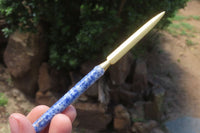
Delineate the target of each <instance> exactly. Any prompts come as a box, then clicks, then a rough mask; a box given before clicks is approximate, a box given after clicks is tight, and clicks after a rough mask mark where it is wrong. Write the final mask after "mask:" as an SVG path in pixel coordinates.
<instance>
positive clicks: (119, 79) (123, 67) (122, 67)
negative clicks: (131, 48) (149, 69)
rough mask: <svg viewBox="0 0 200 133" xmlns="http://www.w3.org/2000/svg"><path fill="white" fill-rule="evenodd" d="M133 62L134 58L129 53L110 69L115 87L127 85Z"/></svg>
mask: <svg viewBox="0 0 200 133" xmlns="http://www.w3.org/2000/svg"><path fill="white" fill-rule="evenodd" d="M132 62H133V56H132V54H131V53H130V52H129V53H127V54H126V55H125V56H124V57H122V58H121V59H120V60H119V61H118V62H117V63H116V64H115V65H113V66H112V67H111V68H110V69H109V73H110V79H111V81H112V84H113V85H120V84H123V83H125V80H126V78H127V76H128V75H129V72H130V69H131V64H132Z"/></svg>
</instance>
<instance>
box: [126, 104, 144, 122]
mask: <svg viewBox="0 0 200 133" xmlns="http://www.w3.org/2000/svg"><path fill="white" fill-rule="evenodd" d="M144 103H145V102H143V101H138V102H135V103H134V107H133V108H132V109H130V110H129V111H130V113H131V119H132V120H133V121H137V120H140V121H143V120H145V117H144Z"/></svg>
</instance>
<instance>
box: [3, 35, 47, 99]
mask: <svg viewBox="0 0 200 133" xmlns="http://www.w3.org/2000/svg"><path fill="white" fill-rule="evenodd" d="M46 50H47V48H46V44H45V43H44V42H43V38H42V35H41V32H38V33H37V34H34V33H20V32H15V33H14V34H12V35H11V36H10V38H9V41H8V45H7V47H6V50H5V52H4V62H5V64H6V66H7V69H8V70H9V72H10V74H11V75H12V77H13V82H14V85H15V86H16V87H17V88H18V89H20V90H22V91H23V92H25V93H26V94H28V95H30V96H34V94H35V91H36V89H37V88H38V87H37V80H38V71H39V66H40V64H41V62H42V61H43V60H44V59H45V58H46V57H47V55H46Z"/></svg>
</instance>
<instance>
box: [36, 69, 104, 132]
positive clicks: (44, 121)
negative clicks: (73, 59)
mask: <svg viewBox="0 0 200 133" xmlns="http://www.w3.org/2000/svg"><path fill="white" fill-rule="evenodd" d="M104 72H105V71H104V69H103V68H101V67H100V66H96V67H95V68H94V69H93V70H92V71H91V72H89V73H88V74H87V75H86V76H85V77H84V78H83V79H81V81H79V82H78V83H77V84H76V85H75V86H74V87H73V88H71V89H70V90H69V91H68V92H67V93H66V94H65V95H64V96H63V97H62V98H60V99H59V100H58V101H57V102H56V103H55V104H54V105H53V106H52V107H51V108H50V109H49V110H47V112H45V113H44V114H43V115H42V116H41V117H40V118H39V119H38V120H36V121H35V122H34V123H33V127H34V128H35V131H36V132H37V133H39V132H40V131H41V130H42V129H44V128H45V127H46V126H47V125H48V124H49V122H50V121H51V119H52V118H53V117H54V116H55V115H56V114H58V113H61V112H62V111H64V110H65V109H66V108H67V107H68V106H69V105H70V104H71V103H72V102H73V101H74V100H75V99H76V98H78V97H79V96H80V95H81V94H82V93H83V92H84V91H85V90H87V88H89V87H90V86H91V85H92V84H93V83H94V82H95V81H96V80H98V79H99V78H100V77H101V76H102V75H103V74H104Z"/></svg>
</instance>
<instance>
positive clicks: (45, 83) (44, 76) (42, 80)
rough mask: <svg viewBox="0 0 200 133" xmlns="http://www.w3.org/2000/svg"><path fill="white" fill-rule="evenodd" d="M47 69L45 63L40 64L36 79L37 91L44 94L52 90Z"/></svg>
mask: <svg viewBox="0 0 200 133" xmlns="http://www.w3.org/2000/svg"><path fill="white" fill-rule="evenodd" d="M48 69H49V67H48V64H47V63H42V65H41V66H40V68H39V78H38V85H39V91H41V92H43V93H44V92H46V91H48V90H50V89H51V88H52V85H51V77H50V75H49V70H48Z"/></svg>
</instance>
